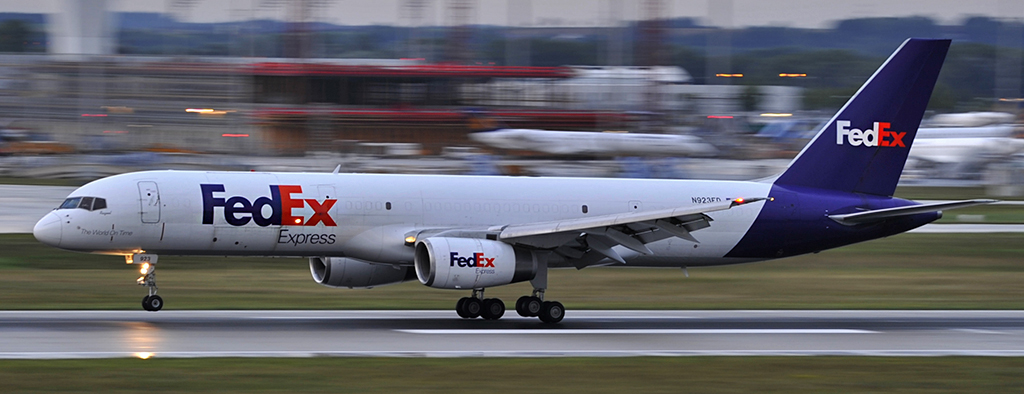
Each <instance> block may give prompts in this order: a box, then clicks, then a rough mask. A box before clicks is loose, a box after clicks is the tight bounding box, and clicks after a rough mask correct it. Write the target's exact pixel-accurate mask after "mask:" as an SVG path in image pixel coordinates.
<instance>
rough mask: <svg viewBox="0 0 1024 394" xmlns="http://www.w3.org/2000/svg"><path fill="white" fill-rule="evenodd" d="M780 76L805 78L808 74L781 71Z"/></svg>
mask: <svg viewBox="0 0 1024 394" xmlns="http://www.w3.org/2000/svg"><path fill="white" fill-rule="evenodd" d="M779 76H780V77H782V78H804V77H806V76H807V74H802V73H801V74H790V73H780V74H779Z"/></svg>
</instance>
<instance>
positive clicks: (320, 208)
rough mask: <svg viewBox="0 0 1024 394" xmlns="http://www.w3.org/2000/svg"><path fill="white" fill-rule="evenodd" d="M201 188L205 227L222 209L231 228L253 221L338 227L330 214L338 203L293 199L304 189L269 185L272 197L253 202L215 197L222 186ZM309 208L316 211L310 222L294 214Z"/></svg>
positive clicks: (261, 223)
mask: <svg viewBox="0 0 1024 394" xmlns="http://www.w3.org/2000/svg"><path fill="white" fill-rule="evenodd" d="M199 187H200V189H201V190H202V194H203V224H213V210H214V209H215V208H222V209H223V210H224V220H225V221H227V222H228V224H230V225H232V226H244V225H246V224H248V223H249V222H250V221H252V222H253V223H256V225H257V226H261V227H265V226H270V225H276V226H280V225H284V226H315V225H317V224H318V223H323V225H324V226H331V227H334V226H337V224H336V223H335V222H334V218H332V217H331V214H330V211H331V207H333V206H334V203H336V202H338V200H336V199H331V198H327V199H324V201H323V202H319V201H317V200H315V199H312V198H306V199H303V198H293V197H292V194H299V193H302V186H298V185H270V197H266V196H262V197H258V198H256V200H254V201H251V202H250V201H249V199H247V198H245V197H242V196H234V197H229V198H227V199H225V198H222V197H215V196H214V195H213V194H214V193H223V192H224V185H222V184H206V185H199ZM306 205H309V207H310V208H311V209H312V210H313V215H312V216H310V217H309V218H308V219H307V218H306V217H305V216H295V215H293V211H292V210H293V209H295V208H300V209H301V208H303V207H305V206H306ZM266 206H269V207H270V216H263V208H264V207H266Z"/></svg>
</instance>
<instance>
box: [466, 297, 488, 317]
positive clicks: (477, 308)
mask: <svg viewBox="0 0 1024 394" xmlns="http://www.w3.org/2000/svg"><path fill="white" fill-rule="evenodd" d="M482 310H483V303H482V302H480V299H479V298H473V297H469V298H466V302H463V303H462V313H463V314H464V315H465V316H464V317H465V318H467V319H476V318H478V317H480V312H482Z"/></svg>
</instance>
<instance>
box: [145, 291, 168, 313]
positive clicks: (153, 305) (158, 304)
mask: <svg viewBox="0 0 1024 394" xmlns="http://www.w3.org/2000/svg"><path fill="white" fill-rule="evenodd" d="M146 305H149V309H147V310H148V311H150V312H156V311H158V310H161V309H164V299H163V298H160V296H158V295H155V296H150V297H149V298H147V299H146Z"/></svg>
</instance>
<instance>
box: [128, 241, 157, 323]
mask: <svg viewBox="0 0 1024 394" xmlns="http://www.w3.org/2000/svg"><path fill="white" fill-rule="evenodd" d="M125 260H127V262H128V264H137V265H140V266H141V268H140V269H139V273H141V274H142V276H140V277H139V279H136V280H135V283H138V284H139V286H146V287H147V288H148V290H149V295H147V296H145V297H143V298H142V309H145V310H147V311H150V312H156V311H159V310H161V309H163V308H164V299H163V298H161V297H160V296H158V295H156V291H157V287H156V261H157V256H156V255H154V254H133V255H131V256H126V257H125Z"/></svg>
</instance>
